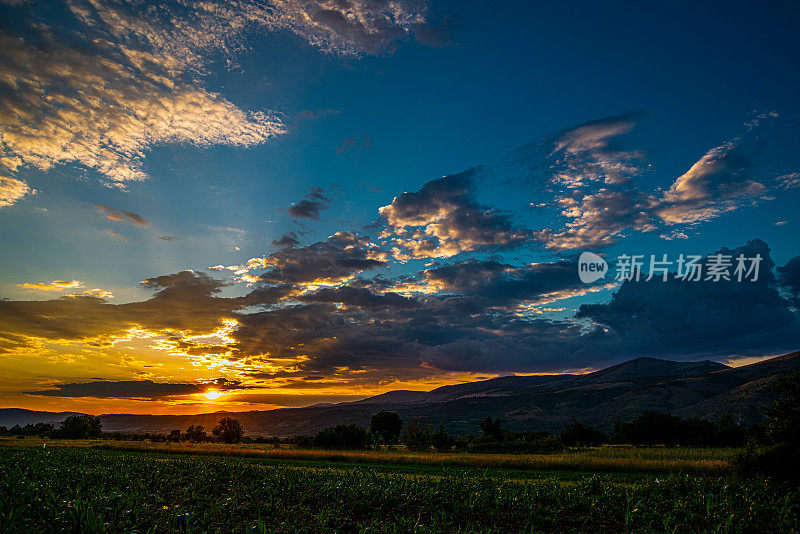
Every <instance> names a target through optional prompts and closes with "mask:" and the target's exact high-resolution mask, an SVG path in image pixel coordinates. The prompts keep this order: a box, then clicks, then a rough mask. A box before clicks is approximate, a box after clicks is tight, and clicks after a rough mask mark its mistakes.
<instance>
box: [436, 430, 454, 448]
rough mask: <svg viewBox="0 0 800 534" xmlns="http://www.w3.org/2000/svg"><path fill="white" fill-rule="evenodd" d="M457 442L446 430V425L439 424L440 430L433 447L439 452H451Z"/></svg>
mask: <svg viewBox="0 0 800 534" xmlns="http://www.w3.org/2000/svg"><path fill="white" fill-rule="evenodd" d="M455 444H456V441H455V440H454V439H453V438H452V437H451V436H450V434H448V433H447V432H446V431H445V429H444V423H439V430H437V431H436V434H434V435H433V446H434V447H436V450H437V451H449V450H450V449H451V448H452V447H453V445H455Z"/></svg>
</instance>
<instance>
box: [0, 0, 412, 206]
mask: <svg viewBox="0 0 800 534" xmlns="http://www.w3.org/2000/svg"><path fill="white" fill-rule="evenodd" d="M3 10H4V11H9V10H10V11H13V19H14V20H15V21H16V22H15V26H14V33H9V32H8V31H4V32H0V65H2V69H0V72H2V74H1V75H0V94H2V95H3V96H2V98H0V121H2V124H3V138H2V142H1V143H0V170H3V169H4V170H5V172H6V173H16V172H18V171H20V170H22V169H25V168H36V169H41V170H47V169H50V168H52V167H53V166H56V165H62V164H74V165H79V166H82V167H86V168H90V169H93V170H94V171H96V172H97V173H98V174H99V177H100V179H101V181H103V182H104V183H106V184H109V185H113V186H116V187H120V188H124V187H125V186H126V184H127V183H128V182H132V181H140V180H144V179H146V178H147V175H146V173H145V171H144V170H143V165H142V162H143V159H144V157H145V156H146V154H147V153H148V151H149V150H150V149H151V148H152V147H154V146H158V145H163V144H167V143H184V144H192V145H195V146H199V147H209V146H212V145H229V146H235V147H250V146H253V145H257V144H261V143H264V142H266V141H268V140H269V139H271V138H273V137H275V136H278V135H281V134H283V133H284V132H285V131H286V127H285V125H284V124H283V122H282V121H281V120H280V119H279V118H278V117H277V116H276V115H275V114H274V113H272V112H270V111H268V110H256V111H246V110H242V109H240V108H239V107H238V106H236V105H235V104H233V103H232V102H230V101H229V100H227V99H226V98H224V97H223V96H222V95H220V94H217V93H214V92H212V91H209V90H207V89H205V88H203V87H202V85H201V80H202V77H203V75H204V74H205V66H206V64H207V63H208V61H210V60H211V59H214V58H218V57H219V56H220V55H222V56H223V57H226V58H227V59H232V58H233V57H234V56H235V55H236V54H237V53H239V52H241V51H243V50H245V49H246V48H247V47H246V45H245V43H244V40H245V37H246V35H247V34H248V33H250V32H253V31H258V30H266V31H274V32H281V31H290V32H293V33H295V34H296V35H299V36H300V37H302V38H303V39H305V40H306V41H307V42H308V43H310V44H311V45H312V46H315V47H318V48H320V49H322V50H325V51H329V52H334V53H343V54H354V55H359V54H361V53H365V52H366V53H376V52H380V51H381V50H384V49H385V48H386V47H388V46H389V45H390V44H391V43H392V42H394V41H396V40H398V39H401V38H403V37H404V36H406V35H407V34H409V33H410V32H411V31H412V27H414V26H419V25H424V24H425V18H424V10H425V7H424V5H419V6H418V8H417V7H415V6H414V5H412V4H411V3H406V2H402V1H392V2H389V1H383V0H377V1H370V2H360V1H349V0H348V1H345V2H306V1H298V0H289V1H277V0H275V1H267V2H260V1H255V0H243V1H241V2H235V3H230V2H225V1H223V0H210V1H208V2H203V3H196V2H191V1H189V0H176V1H169V2H163V3H159V4H158V5H154V4H152V3H151V2H146V1H144V0H133V1H131V2H124V3H123V2H117V1H114V0H76V1H75V2H69V3H66V4H60V3H52V5H50V6H48V8H47V9H35V10H34V9H30V8H29V6H27V5H24V4H20V5H8V4H6V5H5V6H3ZM10 16H11V15H10ZM42 125H46V126H44V127H43V126H42ZM0 186H2V187H0V192H2V195H0V199H2V205H8V204H11V203H13V202H14V201H16V200H17V199H18V198H20V197H21V196H23V195H24V194H25V193H27V192H29V190H28V189H26V186H25V185H24V183H23V182H21V181H20V180H18V179H16V178H3V180H2V182H0Z"/></svg>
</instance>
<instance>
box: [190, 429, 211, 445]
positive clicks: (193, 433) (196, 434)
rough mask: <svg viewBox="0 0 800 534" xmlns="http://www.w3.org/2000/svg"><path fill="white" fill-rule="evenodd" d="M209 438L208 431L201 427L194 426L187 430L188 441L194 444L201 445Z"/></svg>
mask: <svg viewBox="0 0 800 534" xmlns="http://www.w3.org/2000/svg"><path fill="white" fill-rule="evenodd" d="M207 438H208V436H206V429H205V428H203V427H202V426H200V425H192V426H190V427H189V428H187V429H186V439H188V440H189V441H191V442H192V443H199V442H201V441H205V440H206V439H207Z"/></svg>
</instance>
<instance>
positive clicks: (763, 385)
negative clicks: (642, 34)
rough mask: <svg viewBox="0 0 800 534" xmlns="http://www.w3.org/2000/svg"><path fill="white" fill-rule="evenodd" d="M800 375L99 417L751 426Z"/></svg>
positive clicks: (644, 364)
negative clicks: (658, 418) (664, 419)
mask: <svg viewBox="0 0 800 534" xmlns="http://www.w3.org/2000/svg"><path fill="white" fill-rule="evenodd" d="M795 370H800V352H793V353H791V354H786V355H783V356H777V357H774V358H770V359H767V360H763V361H760V362H758V363H753V364H749V365H743V366H740V367H729V366H727V365H724V364H721V363H717V362H713V361H708V360H706V361H698V362H676V361H670V360H661V359H656V358H637V359H634V360H630V361H628V362H625V363H621V364H618V365H614V366H612V367H608V368H606V369H602V370H599V371H595V372H593V373H588V374H580V375H576V374H560V375H535V376H505V377H500V378H493V379H490V380H482V381H477V382H468V383H463V384H457V385H452V386H442V387H439V388H436V389H434V390H432V391H407V390H398V391H390V392H388V393H383V394H381V395H377V396H374V397H369V398H366V399H362V400H359V401H355V402H346V403H339V404H317V405H313V406H308V407H304V408H282V409H275V410H263V411H248V412H236V413H232V412H214V413H204V414H196V415H132V414H106V415H101V416H100V418H101V420H102V423H103V429H104V430H106V431H120V432H133V433H145V432H149V433H164V432H169V431H170V430H173V429H180V430H185V429H186V428H187V427H189V425H198V424H199V425H202V426H203V427H205V428H206V429H211V428H213V427H214V426H215V425H216V423H217V421H219V419H220V418H222V417H225V416H231V417H235V418H237V419H239V421H240V422H241V423H242V426H243V428H244V430H245V433H247V434H249V435H263V436H284V437H285V436H294V435H309V434H313V433H315V432H317V431H319V430H320V429H322V428H324V427H326V426H331V425H335V424H350V423H356V424H360V425H363V426H368V424H369V419H370V417H371V416H372V415H373V414H375V413H377V412H379V411H382V410H389V411H394V412H397V413H398V414H400V416H401V417H402V418H403V419H404V420H406V421H407V420H409V419H410V418H412V417H423V418H425V420H426V421H428V422H430V423H433V424H436V425H438V424H439V423H443V424H444V426H445V428H446V429H447V431H448V432H451V433H453V434H468V433H478V432H479V427H478V423H479V422H480V421H481V420H482V419H485V418H486V417H487V416H491V417H499V418H500V419H502V420H503V426H504V427H505V428H508V429H511V430H517V431H526V430H527V431H532V430H538V431H549V432H558V431H561V430H562V429H563V428H564V427H566V426H567V425H568V424H569V423H570V422H571V421H573V420H578V421H581V422H583V423H584V424H587V425H591V426H594V427H596V428H599V429H601V430H604V431H609V430H611V428H612V427H613V424H614V422H615V421H629V420H631V419H633V418H635V417H636V416H638V415H639V414H641V413H642V412H644V411H646V410H655V411H660V412H665V413H670V414H673V415H678V416H681V417H684V418H690V417H698V418H702V419H707V420H712V421H713V420H718V419H720V418H722V417H725V416H731V417H733V419H734V420H735V421H736V422H737V423H739V424H742V425H751V424H752V423H755V422H757V421H758V420H759V419H760V418H761V417H762V415H761V412H760V411H759V407H760V406H763V405H765V404H767V403H769V402H770V401H771V400H772V398H773V395H772V392H771V387H772V385H773V384H774V383H775V381H776V380H777V379H778V378H780V377H781V376H783V375H785V374H786V373H789V372H791V371H795ZM68 415H73V413H71V412H61V413H53V412H38V411H33V410H21V409H18V408H7V409H0V426H6V427H8V428H10V427H12V426H14V425H15V424H20V425H24V424H26V423H37V422H49V423H52V422H57V421H60V420H62V419H64V418H65V417H67V416H68Z"/></svg>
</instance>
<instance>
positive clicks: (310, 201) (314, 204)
mask: <svg viewBox="0 0 800 534" xmlns="http://www.w3.org/2000/svg"><path fill="white" fill-rule="evenodd" d="M324 193H325V191H324V190H323V189H322V188H321V187H318V186H317V187H312V188H311V191H310V192H309V193H308V194H307V195H306V198H304V199H303V200H300V201H298V202H295V203H294V204H292V205H291V206H290V207H289V209H287V210H286V211H287V212H288V213H289V215H291V216H292V217H294V218H297V219H313V220H318V219H319V212H320V211H322V210H324V209H328V205H327V203H328V202H330V201H331V199H330V198H328V197H326V196H325V194H324Z"/></svg>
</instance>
